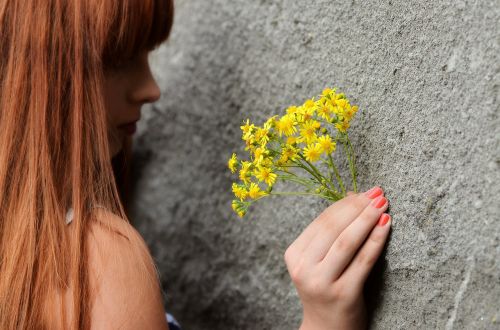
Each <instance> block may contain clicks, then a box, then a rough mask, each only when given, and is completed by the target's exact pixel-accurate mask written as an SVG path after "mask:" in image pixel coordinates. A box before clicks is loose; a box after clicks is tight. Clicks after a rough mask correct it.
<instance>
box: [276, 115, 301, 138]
mask: <svg viewBox="0 0 500 330" xmlns="http://www.w3.org/2000/svg"><path fill="white" fill-rule="evenodd" d="M295 124H296V123H295V120H294V118H293V117H292V116H291V115H288V114H287V115H284V116H283V117H281V118H280V120H279V121H277V122H276V130H277V131H278V133H279V135H280V136H281V135H282V134H283V133H284V134H285V135H286V136H290V135H293V134H295V133H296V132H297V128H296V127H295Z"/></svg>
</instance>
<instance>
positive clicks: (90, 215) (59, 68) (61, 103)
mask: <svg viewBox="0 0 500 330" xmlns="http://www.w3.org/2000/svg"><path fill="white" fill-rule="evenodd" d="M172 21H173V0H30V1H21V0H18V1H15V0H0V148H1V149H0V274H1V276H0V329H90V328H92V329H169V328H170V329H174V328H175V327H177V324H176V323H175V320H172V318H171V316H170V315H167V317H166V315H165V311H164V309H163V303H162V296H161V289H160V286H159V281H158V275H157V271H156V268H155V265H154V262H153V260H152V258H151V255H150V253H149V251H148V248H147V246H146V244H145V242H144V241H143V239H142V238H141V236H140V235H139V234H138V232H137V231H136V230H134V228H133V227H132V226H131V225H130V223H129V220H128V217H127V215H126V212H125V208H124V200H125V197H126V185H124V184H123V182H122V180H121V179H122V177H123V173H122V172H121V170H122V169H123V166H117V167H116V169H115V171H113V164H118V165H119V163H120V159H123V156H124V155H125V152H126V150H127V148H129V146H130V145H129V142H130V136H131V135H132V134H133V133H134V131H135V122H136V121H137V120H139V118H140V108H141V106H142V105H143V104H145V103H150V102H155V101H156V100H158V99H159V97H160V90H159V88H158V86H157V84H156V82H155V81H154V79H153V77H152V75H151V71H150V68H149V63H148V54H149V53H150V51H151V50H153V49H155V48H156V47H157V46H158V45H160V44H161V43H162V42H164V41H165V40H166V39H167V38H168V35H169V33H170V29H171V25H172ZM125 158H126V157H125ZM382 195H383V192H382V190H381V189H380V188H379V187H376V188H374V189H373V190H371V191H370V192H369V193H360V194H353V193H350V195H349V196H348V197H346V198H344V199H342V200H340V201H338V202H337V203H335V204H333V205H332V206H330V207H329V208H327V209H326V210H325V211H324V212H323V213H321V215H320V216H319V217H318V218H317V219H316V220H314V221H313V222H312V223H311V224H310V225H309V226H308V227H307V228H306V229H305V230H304V232H303V233H302V234H301V235H300V236H299V237H298V238H297V239H296V240H295V242H293V243H292V244H291V245H290V247H289V248H288V249H287V251H286V253H285V256H284V257H285V262H286V265H287V267H288V270H289V272H290V275H291V278H292V281H293V282H294V284H295V285H296V287H297V290H298V292H299V296H300V298H301V301H302V304H303V309H304V315H303V323H302V325H301V329H335V328H339V329H348V328H362V327H364V326H365V322H366V321H365V316H364V315H365V314H364V313H365V311H364V301H363V297H362V287H363V284H364V282H365V280H366V277H367V275H368V273H369V272H370V270H371V268H372V266H373V264H374V262H375V260H376V259H377V258H378V256H379V255H380V252H381V250H382V247H383V245H384V243H385V240H386V238H387V234H388V231H389V224H390V222H389V223H387V220H389V216H388V215H387V214H385V213H383V212H384V211H385V210H386V209H387V204H388V203H387V200H386V199H385V198H384V197H383V196H382ZM377 223H378V224H379V225H378V226H377V225H376V224H377ZM167 319H168V320H172V321H171V322H167ZM169 324H170V326H169Z"/></svg>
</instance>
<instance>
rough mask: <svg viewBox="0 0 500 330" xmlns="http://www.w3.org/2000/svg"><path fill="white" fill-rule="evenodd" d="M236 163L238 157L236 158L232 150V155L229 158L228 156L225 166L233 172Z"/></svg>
mask: <svg viewBox="0 0 500 330" xmlns="http://www.w3.org/2000/svg"><path fill="white" fill-rule="evenodd" d="M237 165H238V159H237V158H236V154H235V153H234V152H233V155H232V156H231V158H229V161H228V162H227V167H229V169H230V170H231V173H234V172H235V171H236V166H237Z"/></svg>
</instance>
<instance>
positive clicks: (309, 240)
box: [284, 188, 391, 330]
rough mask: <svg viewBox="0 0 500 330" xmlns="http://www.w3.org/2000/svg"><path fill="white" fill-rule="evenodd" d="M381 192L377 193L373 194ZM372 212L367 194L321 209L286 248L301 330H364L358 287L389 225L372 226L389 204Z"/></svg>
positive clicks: (364, 322)
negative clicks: (297, 301) (300, 309)
mask: <svg viewBox="0 0 500 330" xmlns="http://www.w3.org/2000/svg"><path fill="white" fill-rule="evenodd" d="M378 189H380V188H378ZM379 194H380V195H379V196H380V197H377V198H381V199H382V201H383V202H384V203H383V205H382V207H380V208H376V207H375V206H374V205H373V204H372V203H371V202H372V201H373V200H374V199H372V198H370V197H368V196H367V194H366V193H358V194H354V193H352V192H350V193H349V194H348V196H347V197H345V198H343V199H341V200H339V201H337V202H335V203H334V204H332V205H330V206H329V207H328V208H326V209H325V210H324V211H323V212H322V213H321V214H320V215H319V216H318V217H317V218H316V219H315V220H314V221H313V222H312V223H311V224H310V225H309V226H308V227H307V228H306V229H305V230H304V231H303V232H302V233H301V234H300V235H299V237H298V238H297V239H296V240H295V241H294V242H293V243H292V244H291V245H290V246H289V247H288V249H287V250H286V252H285V255H284V259H285V263H286V265H287V268H288V272H289V273H290V277H291V278H292V281H293V283H294V285H295V287H296V289H297V292H298V294H299V297H300V299H301V302H302V306H303V320H302V324H301V326H300V330H316V329H317V330H320V329H332V330H333V329H365V328H366V327H367V319H366V306H365V302H364V298H363V286H364V284H365V281H366V279H367V277H368V275H369V273H370V271H371V269H372V268H373V266H374V264H375V262H376V260H377V259H378V257H379V256H380V254H381V252H382V249H383V247H384V245H385V242H386V240H387V237H388V234H389V229H390V225H391V220H390V219H389V221H388V222H387V223H386V224H385V225H383V226H381V225H378V224H377V223H378V222H379V220H380V217H381V216H382V214H383V213H384V211H386V210H387V208H388V205H389V202H388V201H387V199H386V198H385V197H382V196H383V191H382V190H381V189H380V190H379Z"/></svg>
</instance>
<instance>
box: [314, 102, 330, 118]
mask: <svg viewBox="0 0 500 330" xmlns="http://www.w3.org/2000/svg"><path fill="white" fill-rule="evenodd" d="M316 112H317V113H318V115H319V116H320V117H322V118H324V119H326V120H328V121H329V120H330V119H331V117H330V114H331V113H332V112H333V111H332V109H331V105H330V104H329V102H328V100H325V99H323V100H321V101H320V102H318V110H317V111H316Z"/></svg>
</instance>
